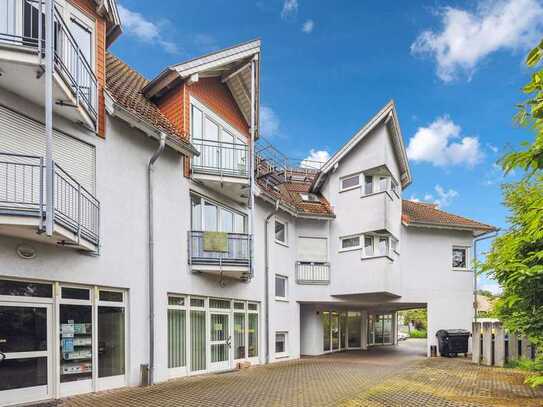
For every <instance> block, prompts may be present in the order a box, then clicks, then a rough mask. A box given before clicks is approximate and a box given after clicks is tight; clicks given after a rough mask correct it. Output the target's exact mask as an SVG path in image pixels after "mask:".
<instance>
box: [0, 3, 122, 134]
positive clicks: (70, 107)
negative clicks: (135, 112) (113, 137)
mask: <svg viewBox="0 0 543 407" xmlns="http://www.w3.org/2000/svg"><path fill="white" fill-rule="evenodd" d="M45 7H46V3H45V2H43V1H42V2H40V1H32V0H4V1H2V2H0V16H1V18H0V88H1V89H3V90H5V91H8V92H12V93H14V94H16V95H18V96H20V97H22V98H24V99H27V100H28V101H30V102H32V103H35V104H36V105H38V106H44V93H45V85H44V75H43V74H44V64H45V59H44V57H45ZM53 8H54V10H53V21H54V33H55V38H54V44H53V48H54V75H53V103H54V106H53V111H54V113H56V114H58V115H60V116H63V117H65V118H67V119H69V120H71V121H74V122H76V123H81V124H82V125H84V126H85V127H87V128H89V129H91V130H93V131H96V132H97V133H98V134H99V135H101V136H104V133H105V109H104V95H103V89H104V86H105V77H106V74H105V59H106V49H107V47H108V46H109V45H110V44H111V43H112V42H113V41H114V40H115V39H116V38H117V37H118V35H119V34H120V32H121V28H120V27H121V26H120V19H119V15H118V11H117V6H116V2H115V1H114V0H94V1H93V0H56V1H54V5H53Z"/></svg>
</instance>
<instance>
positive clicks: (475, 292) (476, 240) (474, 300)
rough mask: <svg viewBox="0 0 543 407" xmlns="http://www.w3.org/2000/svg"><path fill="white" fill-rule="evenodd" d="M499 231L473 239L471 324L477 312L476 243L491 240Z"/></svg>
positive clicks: (475, 320) (475, 319) (475, 318)
mask: <svg viewBox="0 0 543 407" xmlns="http://www.w3.org/2000/svg"><path fill="white" fill-rule="evenodd" d="M499 231H500V230H499V229H498V230H496V231H495V232H494V233H493V234H491V235H488V236H485V235H482V236H479V237H478V238H476V239H473V260H474V263H475V267H474V270H473V312H474V314H473V322H477V312H478V304H477V279H478V275H477V267H478V264H477V242H480V241H483V240H486V239H492V238H494V237H496V236H498V232H499Z"/></svg>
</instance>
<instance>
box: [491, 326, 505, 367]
mask: <svg viewBox="0 0 543 407" xmlns="http://www.w3.org/2000/svg"><path fill="white" fill-rule="evenodd" d="M494 365H495V366H499V367H503V366H504V365H505V330H504V329H503V326H502V324H501V323H500V322H496V323H494Z"/></svg>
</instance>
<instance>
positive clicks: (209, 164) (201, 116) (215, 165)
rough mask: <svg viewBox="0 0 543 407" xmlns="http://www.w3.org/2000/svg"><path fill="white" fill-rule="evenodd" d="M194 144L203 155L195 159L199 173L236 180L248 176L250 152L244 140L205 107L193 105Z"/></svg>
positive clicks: (195, 165) (192, 126) (195, 102)
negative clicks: (222, 175)
mask: <svg viewBox="0 0 543 407" xmlns="http://www.w3.org/2000/svg"><path fill="white" fill-rule="evenodd" d="M191 132H192V134H191V135H192V142H193V144H194V146H195V147H196V149H197V150H198V151H199V152H200V155H199V156H197V157H194V159H193V168H194V169H196V170H198V171H205V172H212V173H221V174H226V175H234V176H247V175H248V160H247V158H248V149H247V143H246V139H245V137H244V136H242V135H241V134H239V133H237V132H236V131H235V130H234V128H232V127H231V126H229V125H228V124H227V123H226V122H225V121H223V120H221V119H220V118H219V117H218V116H217V115H216V114H214V113H213V112H211V111H210V110H209V109H207V108H206V107H205V106H204V105H203V104H201V103H199V102H197V101H193V102H192V105H191Z"/></svg>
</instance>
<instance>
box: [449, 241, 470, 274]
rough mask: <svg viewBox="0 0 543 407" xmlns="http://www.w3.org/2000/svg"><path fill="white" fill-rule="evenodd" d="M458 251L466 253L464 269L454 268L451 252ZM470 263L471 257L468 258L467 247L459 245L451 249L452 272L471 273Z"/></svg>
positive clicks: (468, 249) (468, 248)
mask: <svg viewBox="0 0 543 407" xmlns="http://www.w3.org/2000/svg"><path fill="white" fill-rule="evenodd" d="M455 249H460V250H465V251H466V267H454V266H453V264H452V262H453V250H455ZM470 262H471V256H470V247H469V246H461V245H453V247H452V248H451V268H452V269H453V270H454V271H471V268H470V264H471V263H470Z"/></svg>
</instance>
